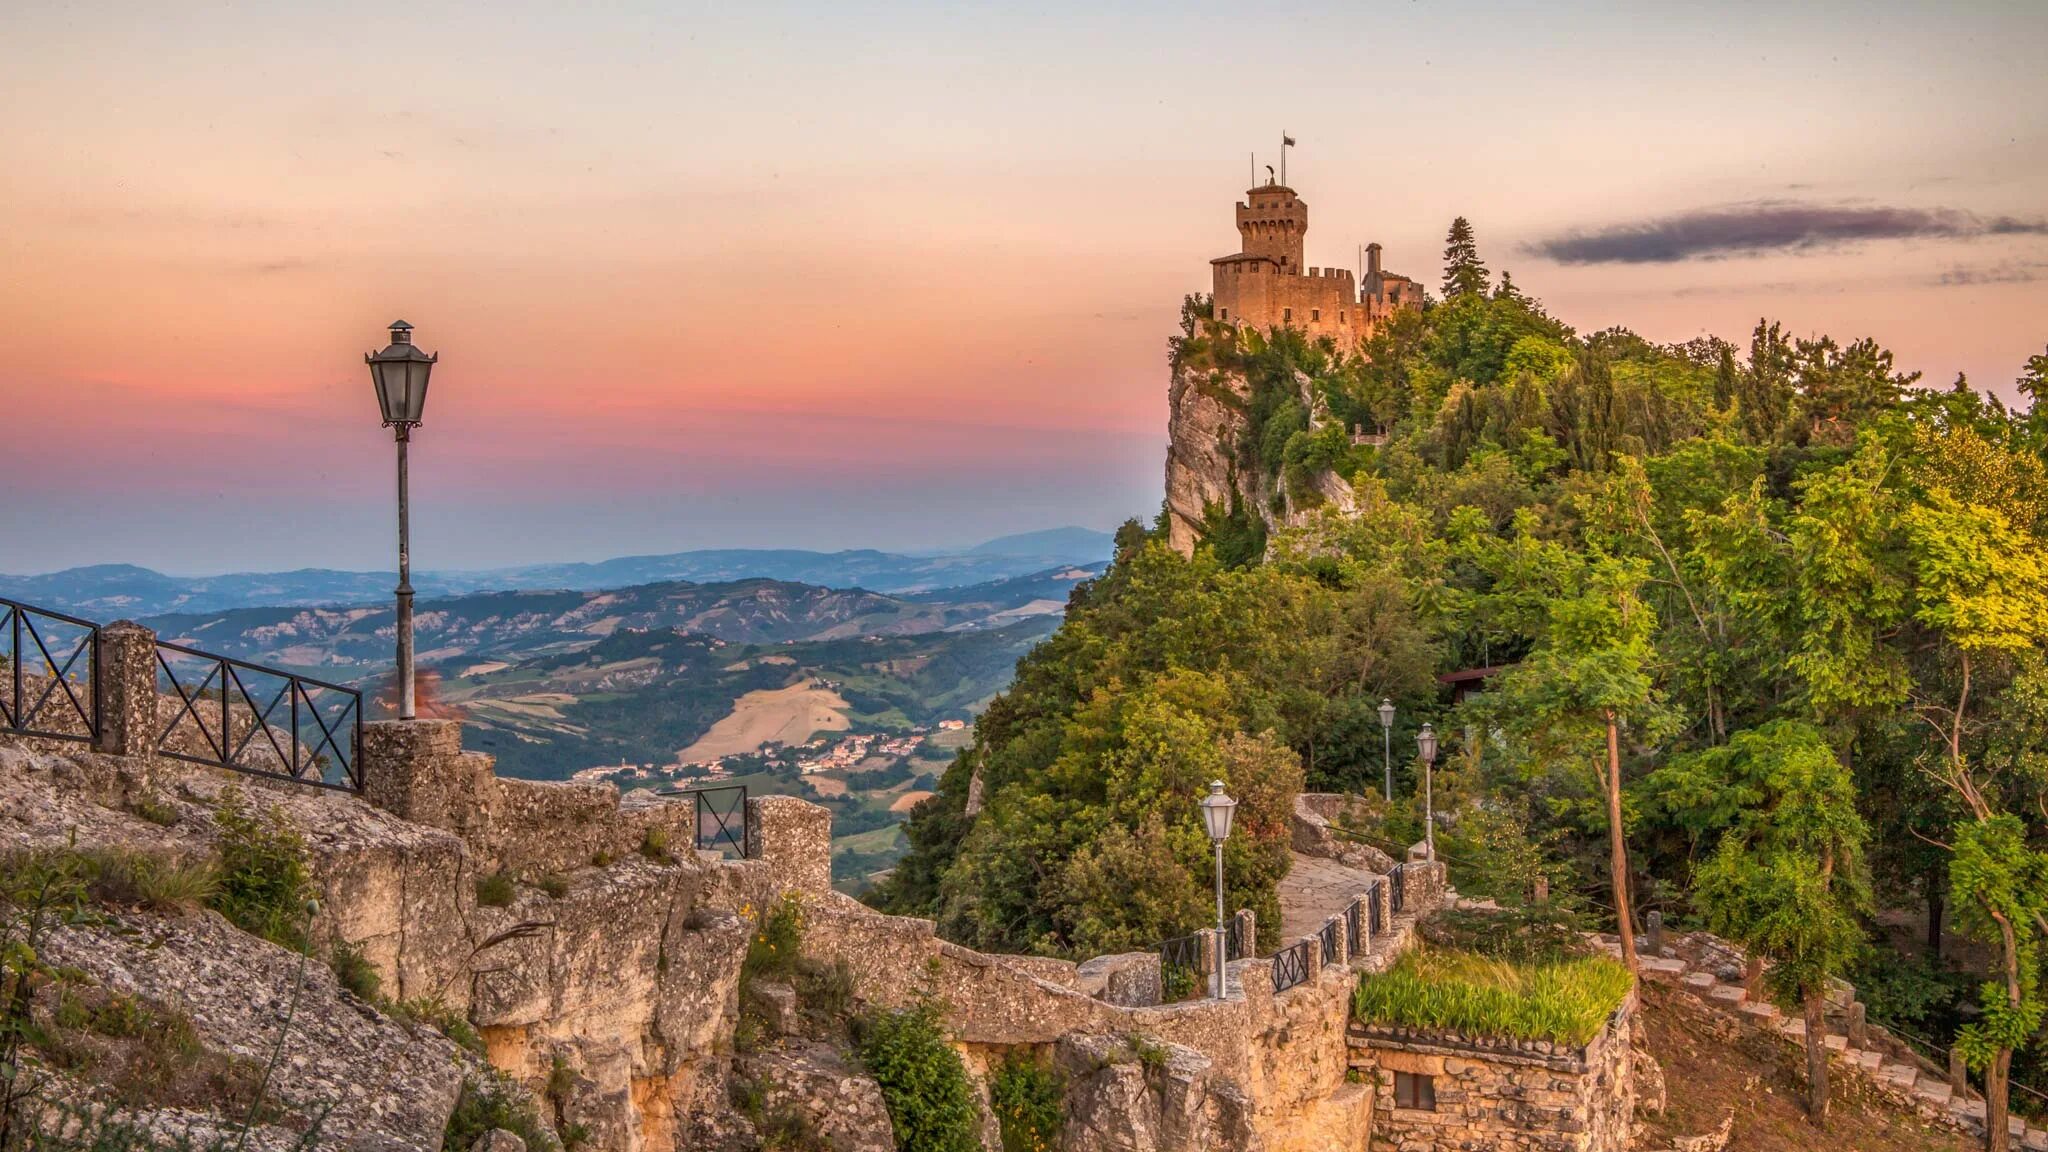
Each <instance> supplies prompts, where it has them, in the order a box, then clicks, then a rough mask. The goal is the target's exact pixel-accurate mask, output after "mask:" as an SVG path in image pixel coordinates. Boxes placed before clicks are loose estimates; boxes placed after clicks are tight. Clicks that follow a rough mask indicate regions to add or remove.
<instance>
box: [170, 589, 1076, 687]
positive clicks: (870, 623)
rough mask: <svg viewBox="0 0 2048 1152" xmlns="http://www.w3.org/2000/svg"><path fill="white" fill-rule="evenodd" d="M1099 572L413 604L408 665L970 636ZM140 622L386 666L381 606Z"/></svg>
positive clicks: (210, 640) (247, 650)
mask: <svg viewBox="0 0 2048 1152" xmlns="http://www.w3.org/2000/svg"><path fill="white" fill-rule="evenodd" d="M1103 568H1104V565H1102V564H1087V565H1063V566H1060V567H1057V568H1050V569H1046V570H1044V571H1040V572H1035V573H1030V574H1027V575H1024V576H1013V577H1008V578H1005V579H1001V580H994V581H989V582H986V583H982V584H974V585H969V586H967V587H961V588H947V589H935V590H931V591H926V592H918V593H913V594H910V595H905V596H892V595H887V594H884V593H880V592H871V591H868V590H866V589H861V588H851V589H846V588H825V587H820V586H818V585H814V584H800V583H795V582H792V581H785V580H768V579H747V580H735V581H721V582H717V583H707V584H699V583H693V582H689V581H678V580H672V581H661V582H657V583H651V584H637V585H632V586H630V587H625V588H611V589H589V590H573V589H572V590H559V589H556V590H516V591H502V592H478V593H472V594H469V595H462V596H448V597H429V598H425V599H422V600H420V601H419V602H418V604H417V605H416V607H415V609H414V616H413V631H414V635H415V637H416V638H417V639H416V644H417V650H418V654H419V660H420V662H421V663H422V664H426V665H432V666H439V667H441V668H443V669H444V670H445V671H446V672H447V673H448V674H449V675H451V676H462V675H466V674H469V673H470V671H471V670H472V669H474V668H475V667H476V666H478V665H483V664H494V663H495V664H505V663H517V662H520V661H527V660H533V659H537V658H541V657H546V656H553V655H560V654H564V653H569V652H576V651H580V650H582V649H585V648H589V647H591V646H593V645H595V644H597V643H598V642H599V641H601V640H604V639H605V638H606V637H609V636H612V635H614V634H616V633H625V632H634V631H657V630H660V631H668V630H680V631H684V632H688V633H692V634H696V635H701V636H705V637H710V638H713V639H716V640H720V641H724V642H726V643H732V644H752V645H759V644H789V643H796V642H800V641H803V642H817V641H832V640H845V639H854V638H860V637H876V636H879V637H891V636H917V635H924V634H928V633H938V632H971V631H980V630H989V629H997V628H1004V627H1007V626H1009V625H1012V624H1015V623H1018V622H1020V621H1024V620H1030V619H1033V618H1042V617H1045V618H1049V617H1056V616H1058V615H1059V614H1060V613H1061V612H1062V611H1064V609H1065V608H1066V604H1067V596H1068V594H1069V593H1070V592H1072V590H1073V588H1074V586H1075V585H1076V584H1078V583H1079V582H1081V581H1082V580H1085V579H1089V578H1090V577H1093V576H1096V575H1099V574H1101V572H1102V570H1103ZM143 623H145V624H148V625H149V626H150V627H152V628H154V629H156V631H157V633H158V635H160V636H162V637H163V638H164V639H166V640H170V641H173V642H176V643H180V644H186V645H190V646H193V647H197V648H201V649H204V650H206V651H208V652H216V653H219V654H221V655H224V656H232V657H236V658H239V659H243V660H250V661H255V662H258V663H263V664H273V665H282V666H285V667H288V668H293V669H297V670H301V671H310V672H313V673H314V674H316V675H320V676H322V677H324V678H327V679H342V680H348V679H356V678H359V677H363V676H367V675H369V674H371V673H372V672H373V671H375V670H379V669H383V668H388V667H389V666H390V662H391V646H392V627H393V623H392V610H391V607H390V606H389V605H388V604H385V603H382V602H379V603H374V604H357V605H338V606H337V605H288V604H287V605H266V606H263V607H258V608H236V609H231V610H228V611H224V612H210V613H189V612H188V613H170V614H165V615H157V616H144V617H143Z"/></svg>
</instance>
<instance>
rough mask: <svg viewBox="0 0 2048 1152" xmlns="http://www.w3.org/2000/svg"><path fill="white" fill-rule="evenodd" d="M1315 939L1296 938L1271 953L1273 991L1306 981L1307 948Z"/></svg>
mask: <svg viewBox="0 0 2048 1152" xmlns="http://www.w3.org/2000/svg"><path fill="white" fill-rule="evenodd" d="M1314 945H1315V939H1314V938H1313V937H1310V938H1309V939H1305V940H1297V941H1295V942H1294V943H1292V944H1289V945H1288V946H1287V947H1285V948H1282V949H1281V950H1279V951H1278V952H1275V953H1273V991H1275V992H1285V991H1287V990H1288V989H1289V988H1292V987H1294V986H1295V985H1296V984H1305V983H1307V982H1308V965H1309V949H1310V948H1311V947H1314Z"/></svg>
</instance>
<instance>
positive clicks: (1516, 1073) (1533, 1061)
mask: <svg viewBox="0 0 2048 1152" xmlns="http://www.w3.org/2000/svg"><path fill="white" fill-rule="evenodd" d="M1635 1011H1636V997H1635V995H1634V994H1633V993H1631V994H1630V995H1629V998H1628V999H1627V1000H1626V1001H1624V1002H1623V1003H1622V1005H1621V1007H1619V1008H1617V1009H1616V1010H1615V1012H1614V1015H1613V1016H1612V1017H1610V1018H1609V1020H1608V1022H1607V1026H1606V1028H1605V1029H1603V1030H1602V1031H1601V1033H1600V1035H1599V1036H1597V1037H1595V1038H1594V1039H1593V1041H1592V1042H1591V1043H1589V1044H1587V1045H1585V1046H1584V1047H1582V1048H1581V1047H1573V1046H1570V1045H1561V1044H1553V1043H1550V1042H1548V1041H1502V1040H1496V1039H1491V1038H1475V1037H1467V1036H1459V1035H1456V1034H1451V1033H1442V1032H1430V1031H1425V1030H1419V1029H1402V1028H1386V1027H1379V1026H1368V1025H1365V1024H1362V1023H1353V1024H1352V1025H1351V1028H1350V1047H1351V1067H1352V1068H1353V1069H1355V1070H1356V1071H1357V1072H1358V1073H1360V1074H1361V1075H1363V1076H1366V1077H1369V1078H1370V1079H1371V1080H1372V1082H1373V1085H1374V1090H1375V1094H1376V1097H1377V1100H1376V1104H1377V1107H1376V1109H1375V1113H1376V1116H1375V1121H1374V1126H1373V1133H1374V1135H1375V1137H1377V1138H1379V1139H1380V1140H1382V1141H1383V1143H1384V1144H1385V1146H1387V1147H1391V1148H1399V1149H1402V1152H1438V1150H1441V1152H1453V1150H1460V1149H1467V1148H1488V1149H1533V1150H1538V1152H1624V1149H1626V1148H1627V1146H1628V1132H1629V1125H1630V1122H1631V1120H1632V1119H1633V1114H1634V1100H1635V1084H1634V1061H1633V1052H1634V1049H1633V1046H1632V1043H1631V1039H1632V1036H1633V1028H1634V1020H1635ZM1397 1073H1405V1074H1409V1075H1416V1076H1427V1077H1430V1080H1431V1083H1432V1085H1433V1086H1434V1091H1435V1098H1436V1099H1435V1105H1436V1106H1435V1108H1433V1109H1423V1108H1401V1107H1396V1106H1395V1075H1396V1074H1397Z"/></svg>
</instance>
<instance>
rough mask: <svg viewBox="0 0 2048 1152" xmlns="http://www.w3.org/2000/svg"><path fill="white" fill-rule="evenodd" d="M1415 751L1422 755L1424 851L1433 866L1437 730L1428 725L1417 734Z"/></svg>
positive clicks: (1434, 850) (1434, 853) (1434, 854)
mask: <svg viewBox="0 0 2048 1152" xmlns="http://www.w3.org/2000/svg"><path fill="white" fill-rule="evenodd" d="M1415 750H1416V751H1417V752H1420V753H1422V842H1423V845H1424V848H1423V851H1424V853H1425V854H1426V855H1427V856H1428V858H1429V861H1430V862H1431V863H1432V864H1433V863H1435V862H1436V796H1435V783H1436V782H1435V780H1434V779H1433V777H1434V775H1435V772H1434V769H1435V766H1436V729H1435V728H1432V727H1430V726H1429V725H1428V724H1424V725H1423V726H1422V731H1420V732H1417V733H1416V734H1415Z"/></svg>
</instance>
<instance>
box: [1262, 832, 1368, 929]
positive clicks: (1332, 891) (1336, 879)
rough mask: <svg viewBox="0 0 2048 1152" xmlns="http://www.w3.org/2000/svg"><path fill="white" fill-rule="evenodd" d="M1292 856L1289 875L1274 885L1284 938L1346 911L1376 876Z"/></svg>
mask: <svg viewBox="0 0 2048 1152" xmlns="http://www.w3.org/2000/svg"><path fill="white" fill-rule="evenodd" d="M1290 855H1291V856H1292V861H1291V862H1290V863H1289V865H1288V868H1287V875H1286V876H1285V877H1283V878H1282V879H1281V881H1280V883H1279V884H1278V885H1277V886H1276V887H1275V891H1276V894H1277V895H1278V896H1279V898H1280V936H1281V938H1282V939H1284V940H1293V939H1296V938H1297V937H1301V936H1307V935H1310V934H1312V933H1314V932H1316V931H1318V930H1320V929H1321V928H1322V926H1323V921H1325V920H1328V919H1329V918H1330V917H1332V916H1335V915H1337V914H1338V913H1339V912H1342V911H1344V909H1345V908H1347V907H1349V906H1350V904H1351V902H1352V901H1353V900H1356V899H1358V894H1359V893H1360V892H1363V891H1365V889H1366V888H1367V887H1368V886H1370V885H1371V884H1372V882H1373V880H1375V879H1376V878H1377V876H1376V874H1375V873H1372V872H1368V871H1366V870H1365V869H1363V868H1347V867H1345V866H1344V865H1342V864H1339V863H1338V862H1336V861H1335V860H1325V859H1323V858H1322V857H1320V856H1304V855H1302V854H1301V853H1299V852H1294V853H1291V854H1290Z"/></svg>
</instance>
